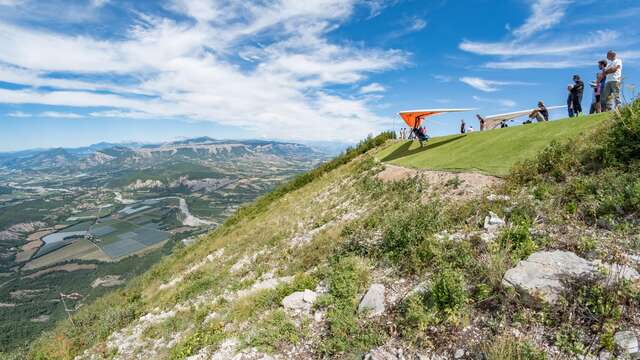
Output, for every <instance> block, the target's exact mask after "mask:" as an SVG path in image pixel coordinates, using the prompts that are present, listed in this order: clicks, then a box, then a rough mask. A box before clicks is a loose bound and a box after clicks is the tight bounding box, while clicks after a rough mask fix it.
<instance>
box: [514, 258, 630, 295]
mask: <svg viewBox="0 0 640 360" xmlns="http://www.w3.org/2000/svg"><path fill="white" fill-rule="evenodd" d="M600 269H605V270H606V272H607V273H608V276H607V278H606V279H605V281H607V282H617V281H620V280H621V279H625V280H629V281H638V280H640V275H639V274H638V272H637V271H636V270H635V269H632V268H630V267H628V266H623V265H617V264H605V263H602V262H600V261H598V260H596V261H588V260H585V259H583V258H581V257H579V256H578V255H576V254H574V253H572V252H569V251H559V250H556V251H539V252H536V253H534V254H532V255H531V256H529V258H528V259H526V260H522V261H520V262H519V263H518V265H517V266H516V267H514V268H512V269H510V270H508V271H507V272H506V273H505V274H504V277H503V279H502V284H503V285H504V286H507V287H513V288H515V289H516V290H518V291H519V292H520V293H521V294H522V295H523V297H524V298H525V301H527V302H529V303H530V304H532V305H538V304H539V303H540V301H543V302H546V303H549V304H554V303H555V302H556V301H557V300H558V297H559V296H560V294H561V293H562V292H563V291H564V290H565V280H570V279H578V278H584V277H587V276H592V275H596V274H598V271H599V270H600Z"/></svg>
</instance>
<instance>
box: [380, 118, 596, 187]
mask: <svg viewBox="0 0 640 360" xmlns="http://www.w3.org/2000/svg"><path fill="white" fill-rule="evenodd" d="M605 118H606V115H594V116H587V117H579V118H572V119H564V120H558V121H551V122H547V123H535V124H531V125H527V126H517V127H511V128H505V129H496V130H492V131H486V132H475V133H469V134H465V135H450V136H442V137H435V138H433V139H431V140H430V141H429V143H428V145H427V146H425V147H422V148H421V147H420V145H419V144H418V142H417V141H401V142H398V143H395V144H393V145H391V146H389V147H388V148H387V149H385V150H384V151H381V152H380V154H379V155H378V159H380V160H382V161H384V162H389V163H392V164H396V165H401V166H406V167H412V168H420V169H432V170H447V171H469V170H471V171H479V172H483V173H487V174H491V175H498V176H503V175H506V174H507V173H508V172H509V170H510V169H511V167H512V166H513V165H514V164H515V163H517V162H519V161H522V160H525V159H530V158H532V157H535V155H536V154H537V153H539V152H540V151H541V150H542V149H544V147H545V146H547V145H549V143H551V142H552V141H554V140H556V141H564V140H567V139H571V138H574V137H576V136H577V135H579V134H581V133H584V132H585V131H587V130H589V129H593V128H594V127H595V126H597V125H598V124H599V123H600V122H601V121H602V120H603V119H605Z"/></svg>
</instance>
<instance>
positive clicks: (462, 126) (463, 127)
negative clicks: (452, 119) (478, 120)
mask: <svg viewBox="0 0 640 360" xmlns="http://www.w3.org/2000/svg"><path fill="white" fill-rule="evenodd" d="M465 132H467V124H465V123H464V119H462V120H460V134H464V133H465Z"/></svg>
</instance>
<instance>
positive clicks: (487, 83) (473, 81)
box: [460, 76, 535, 92]
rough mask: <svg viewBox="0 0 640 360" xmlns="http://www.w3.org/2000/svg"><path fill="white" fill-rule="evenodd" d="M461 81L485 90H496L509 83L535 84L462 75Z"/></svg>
mask: <svg viewBox="0 0 640 360" xmlns="http://www.w3.org/2000/svg"><path fill="white" fill-rule="evenodd" d="M460 81H461V82H463V83H465V84H467V85H469V86H471V87H473V88H475V89H477V90H480V91H484V92H494V91H498V90H500V87H501V86H508V85H535V84H533V83H529V82H522V81H498V80H487V79H483V78H479V77H469V76H466V77H461V78H460Z"/></svg>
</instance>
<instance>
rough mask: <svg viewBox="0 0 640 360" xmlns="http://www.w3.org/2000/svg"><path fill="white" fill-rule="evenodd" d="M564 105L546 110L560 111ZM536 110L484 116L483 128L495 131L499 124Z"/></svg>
mask: <svg viewBox="0 0 640 360" xmlns="http://www.w3.org/2000/svg"><path fill="white" fill-rule="evenodd" d="M566 107H567V106H566V105H561V106H549V107H547V110H556V109H562V108H566ZM534 110H537V108H535V109H529V110H522V111H514V112H510V113H505V114H497V115H490V116H485V117H483V119H484V121H485V123H484V127H485V129H487V130H491V129H495V128H497V127H498V126H500V123H502V122H503V121H510V120H513V119H517V118H519V117H521V116H526V115H529V114H531V112H532V111H534Z"/></svg>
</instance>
